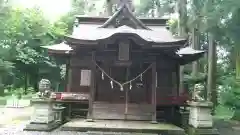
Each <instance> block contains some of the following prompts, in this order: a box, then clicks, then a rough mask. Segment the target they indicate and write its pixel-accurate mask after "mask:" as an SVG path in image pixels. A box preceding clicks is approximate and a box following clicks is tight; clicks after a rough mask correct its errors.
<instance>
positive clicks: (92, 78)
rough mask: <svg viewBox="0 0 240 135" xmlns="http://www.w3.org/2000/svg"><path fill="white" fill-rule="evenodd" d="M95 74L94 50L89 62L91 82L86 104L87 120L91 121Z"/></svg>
mask: <svg viewBox="0 0 240 135" xmlns="http://www.w3.org/2000/svg"><path fill="white" fill-rule="evenodd" d="M95 74H96V65H95V52H92V62H91V84H90V94H89V99H88V101H89V104H88V120H87V121H89V122H93V119H94V118H93V102H94V98H95Z"/></svg>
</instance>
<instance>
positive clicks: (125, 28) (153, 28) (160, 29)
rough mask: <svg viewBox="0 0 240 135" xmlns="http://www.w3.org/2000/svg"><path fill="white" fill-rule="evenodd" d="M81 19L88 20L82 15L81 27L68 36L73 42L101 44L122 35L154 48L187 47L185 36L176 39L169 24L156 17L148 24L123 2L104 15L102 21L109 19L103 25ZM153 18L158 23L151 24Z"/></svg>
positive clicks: (79, 25)
mask: <svg viewBox="0 0 240 135" xmlns="http://www.w3.org/2000/svg"><path fill="white" fill-rule="evenodd" d="M81 19H85V23H84V22H81V20H80V18H79V19H78V26H76V27H75V28H74V31H73V33H72V35H70V36H66V38H65V40H66V41H67V43H68V44H70V45H71V44H75V45H90V44H91V45H97V44H98V43H99V41H106V42H107V43H108V42H111V43H112V42H114V41H115V39H118V38H121V37H127V38H129V39H132V40H133V41H134V42H136V43H137V44H139V45H150V46H151V45H152V46H154V47H160V46H156V45H159V44H161V45H164V46H165V45H173V46H183V45H184V44H185V43H186V39H185V38H175V37H174V36H173V35H172V33H171V32H170V31H169V30H168V29H167V28H166V27H165V26H166V25H164V26H163V25H162V24H159V25H157V24H156V23H157V22H156V19H148V20H147V24H144V23H143V22H142V21H141V20H139V19H138V18H136V17H135V16H134V15H133V13H132V12H131V11H130V10H129V8H128V6H127V5H123V6H122V7H121V8H120V9H119V10H118V11H117V12H116V13H115V14H114V15H113V16H112V17H110V18H109V19H106V18H100V19H99V20H101V21H103V20H106V22H105V23H103V24H102V25H100V24H99V22H98V23H96V20H97V18H81ZM86 20H88V22H86ZM90 20H91V21H93V20H94V22H89V21H90ZM151 20H152V21H153V22H154V23H152V24H150V22H151ZM159 20H161V19H157V21H159ZM163 20H164V19H163ZM144 21H146V20H144ZM165 23H166V20H165ZM112 39H113V40H112Z"/></svg>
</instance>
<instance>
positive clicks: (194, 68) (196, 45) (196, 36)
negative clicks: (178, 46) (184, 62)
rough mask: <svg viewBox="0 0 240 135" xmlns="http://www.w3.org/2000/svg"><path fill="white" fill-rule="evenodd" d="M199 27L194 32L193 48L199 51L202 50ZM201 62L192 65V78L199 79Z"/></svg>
mask: <svg viewBox="0 0 240 135" xmlns="http://www.w3.org/2000/svg"><path fill="white" fill-rule="evenodd" d="M199 35H200V34H199V32H198V26H196V28H193V30H192V48H193V49H196V50H199V49H200V43H199V42H200V39H199ZM199 66H200V65H199V61H194V62H193V63H192V76H194V77H197V75H198V72H199Z"/></svg>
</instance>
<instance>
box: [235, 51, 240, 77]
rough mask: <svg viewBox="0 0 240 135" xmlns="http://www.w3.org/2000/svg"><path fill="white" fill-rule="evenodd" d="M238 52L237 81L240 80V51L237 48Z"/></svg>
mask: <svg viewBox="0 0 240 135" xmlns="http://www.w3.org/2000/svg"><path fill="white" fill-rule="evenodd" d="M235 50H236V79H237V80H239V79H240V51H239V50H238V49H237V48H235Z"/></svg>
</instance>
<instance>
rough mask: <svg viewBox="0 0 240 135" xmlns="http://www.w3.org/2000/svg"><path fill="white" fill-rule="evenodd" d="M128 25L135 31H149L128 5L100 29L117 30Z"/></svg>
mask: <svg viewBox="0 0 240 135" xmlns="http://www.w3.org/2000/svg"><path fill="white" fill-rule="evenodd" d="M123 25H127V26H129V27H132V28H134V29H147V30H150V29H149V28H148V27H147V26H145V25H144V24H143V23H142V22H141V21H140V20H139V19H137V18H136V17H135V16H134V15H133V13H132V12H131V11H130V10H129V8H128V6H127V5H123V6H122V7H121V8H120V9H119V10H118V11H117V12H116V13H115V14H114V15H113V16H112V17H111V18H109V19H108V20H107V21H106V22H105V23H104V24H103V25H102V26H101V27H100V28H113V27H114V28H117V27H120V26H123Z"/></svg>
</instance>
